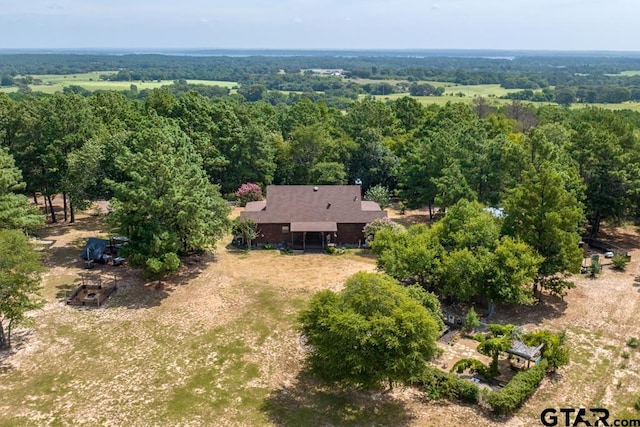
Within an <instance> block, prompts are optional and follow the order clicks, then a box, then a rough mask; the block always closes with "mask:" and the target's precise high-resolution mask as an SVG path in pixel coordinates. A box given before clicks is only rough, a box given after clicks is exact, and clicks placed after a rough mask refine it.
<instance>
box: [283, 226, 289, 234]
mask: <svg viewBox="0 0 640 427" xmlns="http://www.w3.org/2000/svg"><path fill="white" fill-rule="evenodd" d="M282 232H283V233H288V232H289V226H288V225H283V226H282Z"/></svg>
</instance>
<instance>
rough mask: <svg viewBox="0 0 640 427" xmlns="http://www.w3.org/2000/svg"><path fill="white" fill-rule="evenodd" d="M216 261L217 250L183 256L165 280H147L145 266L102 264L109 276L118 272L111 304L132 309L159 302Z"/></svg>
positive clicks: (151, 305)
mask: <svg viewBox="0 0 640 427" xmlns="http://www.w3.org/2000/svg"><path fill="white" fill-rule="evenodd" d="M216 261H217V259H216V256H215V254H212V253H210V252H203V253H200V254H193V255H190V256H187V257H183V258H182V259H181V266H180V268H179V270H178V272H176V273H175V274H173V275H171V276H169V277H167V278H165V279H163V280H147V279H145V278H144V277H143V274H142V270H140V269H137V268H132V267H130V266H127V265H124V266H120V267H113V266H109V265H107V266H102V268H104V271H105V273H104V274H105V276H106V277H107V278H109V277H110V273H113V272H115V280H116V281H117V285H116V286H117V290H116V291H115V292H114V293H113V294H112V295H111V297H110V298H109V299H108V300H107V303H108V306H111V307H124V308H128V309H141V308H149V307H154V306H158V305H160V304H161V303H162V300H164V299H165V298H167V297H168V296H169V295H171V293H172V292H173V291H174V290H175V289H176V288H177V287H179V286H181V285H184V284H187V283H189V282H190V281H191V280H194V279H195V278H197V277H198V276H199V275H200V274H201V273H202V272H203V271H204V270H206V269H207V268H208V266H209V265H210V264H211V263H214V262H216Z"/></svg>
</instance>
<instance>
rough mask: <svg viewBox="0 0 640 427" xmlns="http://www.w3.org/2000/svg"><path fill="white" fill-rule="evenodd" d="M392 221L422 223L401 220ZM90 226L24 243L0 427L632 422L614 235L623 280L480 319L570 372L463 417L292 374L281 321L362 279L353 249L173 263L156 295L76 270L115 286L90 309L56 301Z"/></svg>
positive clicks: (361, 257) (634, 280)
mask: <svg viewBox="0 0 640 427" xmlns="http://www.w3.org/2000/svg"><path fill="white" fill-rule="evenodd" d="M408 214H409V215H407V216H406V219H407V221H409V222H411V220H412V218H413V220H415V219H417V218H418V217H417V216H418V215H422V217H420V219H422V218H424V215H425V213H424V212H409V213H408ZM105 231H106V230H105V229H104V226H103V225H102V218H101V217H100V216H88V215H84V216H79V220H78V223H77V224H76V225H73V226H67V225H56V226H50V227H48V228H47V229H46V230H44V231H43V232H42V233H41V235H40V237H41V238H42V239H44V240H46V241H50V242H51V243H50V245H49V246H50V247H49V249H47V252H48V255H47V265H48V267H49V270H48V272H47V273H46V275H45V279H44V288H43V296H44V297H45V298H46V300H47V305H46V306H45V307H44V308H43V309H42V310H39V311H37V312H35V313H33V318H34V320H35V326H34V327H33V328H31V329H19V330H18V331H16V334H15V337H14V339H15V344H16V345H15V348H14V349H13V350H12V352H10V353H7V352H5V353H0V396H2V398H1V399H0V426H14V425H37V426H41V425H44V426H47V425H51V426H53V425H63V426H72V425H73V426H95V425H108V426H122V425H127V426H149V425H154V426H155V425H158V426H165V425H166V426H209V425H287V426H288V425H301V426H303V425H415V426H462V425H479V426H498V425H507V426H531V425H540V422H539V414H540V412H541V410H542V409H544V408H546V407H556V408H558V407H567V406H569V407H592V406H603V407H606V408H609V409H610V411H611V413H612V415H613V416H615V417H623V416H627V417H633V418H640V413H637V412H636V411H635V410H634V409H633V404H634V403H635V400H636V398H637V397H638V396H640V382H639V381H638V379H639V378H638V377H639V372H638V369H637V365H638V361H639V360H640V355H638V351H636V350H634V349H631V348H629V347H626V345H625V343H626V341H627V340H628V339H629V338H631V337H639V338H640V322H639V321H638V320H637V314H636V313H638V309H639V308H640V307H639V305H640V294H639V293H638V292H639V291H640V251H638V250H637V247H638V233H637V232H636V230H635V229H632V228H627V229H624V230H621V231H618V232H617V233H615V235H613V234H614V233H612V236H611V238H615V239H616V240H617V241H618V242H619V244H620V245H622V246H626V247H627V248H628V249H630V251H631V256H632V262H631V264H630V265H629V266H628V268H627V270H626V272H615V271H613V270H611V269H610V268H609V267H608V266H605V268H604V271H603V273H602V274H601V275H600V276H599V277H598V278H596V279H589V278H586V277H584V276H576V277H575V278H574V280H575V282H576V285H577V286H576V288H575V289H572V290H570V291H569V293H568V295H567V297H566V298H565V299H564V301H562V300H559V299H554V298H550V297H545V298H544V299H543V301H542V302H541V303H540V304H538V305H536V306H534V307H524V308H523V307H519V308H513V307H499V308H498V310H497V312H496V314H495V317H494V318H493V319H492V321H505V322H511V323H516V324H519V325H522V326H523V327H525V329H527V330H528V329H533V328H536V327H539V326H543V327H546V328H552V329H556V330H561V329H566V331H567V334H568V341H569V343H570V345H571V347H572V362H571V364H570V365H569V366H567V367H565V368H563V369H562V370H561V372H560V373H559V374H558V375H557V376H556V377H555V378H553V379H546V380H545V381H544V382H543V384H542V386H541V387H540V389H539V390H538V391H537V392H536V394H535V395H534V396H533V397H532V398H531V399H530V400H529V401H528V402H527V403H526V405H525V406H524V407H523V408H522V410H521V411H520V412H519V413H518V414H517V415H516V416H514V417H510V418H496V417H493V416H490V415H487V414H486V413H485V412H483V411H482V410H481V409H479V408H477V407H471V406H464V405H457V404H454V403H448V402H428V401H425V399H424V398H423V397H422V395H421V394H420V393H419V392H418V391H417V390H415V389H412V388H405V389H396V390H395V391H393V392H392V393H386V394H379V393H374V394H363V393H353V392H342V391H334V390H328V389H326V388H323V387H321V386H320V385H318V384H315V383H314V382H313V381H312V380H311V379H309V378H308V377H306V376H305V375H304V373H303V372H302V360H303V357H304V351H303V350H302V348H301V347H300V344H299V341H298V335H297V332H296V330H295V324H296V322H295V319H296V316H297V313H298V312H299V310H300V309H301V308H303V307H304V306H305V304H306V302H307V301H308V299H309V298H310V296H311V295H312V294H313V293H314V292H316V291H318V290H320V289H334V290H338V289H340V288H341V286H342V282H343V281H344V279H345V278H347V277H349V276H350V275H351V274H353V273H355V272H357V271H360V270H367V271H374V270H375V260H374V259H373V258H372V257H371V256H370V255H369V254H367V253H360V252H349V253H348V254H346V255H341V256H329V255H323V254H307V255H293V256H292V255H281V254H280V253H279V252H277V251H267V250H262V251H251V252H249V253H245V252H235V251H229V250H228V249H227V248H226V247H225V245H226V243H228V240H227V241H225V242H221V243H220V245H219V247H218V250H217V253H216V255H215V256H212V255H210V256H202V257H199V258H192V259H189V260H187V262H186V263H185V267H184V268H183V270H182V271H181V273H180V274H179V275H178V276H176V277H174V278H172V279H171V280H169V281H167V282H165V283H163V285H162V286H155V284H149V283H145V282H144V280H142V278H141V277H140V275H139V273H138V272H137V271H135V270H132V269H130V268H129V267H127V266H126V265H125V266H122V267H111V266H100V267H98V268H96V269H94V270H91V272H90V274H92V275H96V274H101V275H102V277H103V278H104V280H112V278H114V277H115V280H117V281H118V290H117V291H116V292H115V293H114V294H113V295H112V296H111V297H110V299H109V300H108V303H107V304H106V306H104V307H103V308H100V309H86V308H75V307H69V306H66V305H64V304H62V303H61V300H62V299H63V298H64V296H65V292H67V291H69V290H70V289H72V288H73V285H74V284H75V283H77V282H78V281H79V279H80V277H81V275H82V274H88V271H87V270H84V269H83V268H82V263H81V262H80V261H79V254H80V248H81V244H82V241H83V239H85V238H87V237H91V236H100V235H103V236H104V235H107V234H106V232H105Z"/></svg>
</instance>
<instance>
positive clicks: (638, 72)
mask: <svg viewBox="0 0 640 427" xmlns="http://www.w3.org/2000/svg"><path fill="white" fill-rule="evenodd" d="M605 75H607V76H624V77H634V76H640V70H627V71H621V72H619V73H618V74H605Z"/></svg>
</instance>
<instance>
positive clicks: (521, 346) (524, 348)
mask: <svg viewBox="0 0 640 427" xmlns="http://www.w3.org/2000/svg"><path fill="white" fill-rule="evenodd" d="M542 347H544V343H542V344H540V345H539V346H537V347H529V346H528V345H526V344H525V343H523V342H522V341H517V340H514V341H512V342H511V348H510V349H509V350H507V353H509V354H513V355H515V356H520V357H524V358H525V359H527V360H531V361H534V360H536V359H537V358H538V357H539V356H540V350H542Z"/></svg>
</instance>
